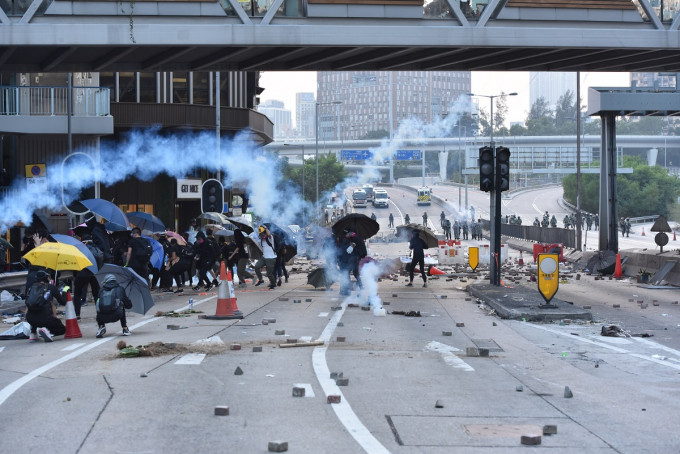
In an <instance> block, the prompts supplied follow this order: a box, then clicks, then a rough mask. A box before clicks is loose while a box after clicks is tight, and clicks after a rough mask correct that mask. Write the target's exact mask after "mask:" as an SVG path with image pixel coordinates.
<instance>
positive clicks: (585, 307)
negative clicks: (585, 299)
mask: <svg viewBox="0 0 680 454" xmlns="http://www.w3.org/2000/svg"><path fill="white" fill-rule="evenodd" d="M590 308H591V306H583V309H590Z"/></svg>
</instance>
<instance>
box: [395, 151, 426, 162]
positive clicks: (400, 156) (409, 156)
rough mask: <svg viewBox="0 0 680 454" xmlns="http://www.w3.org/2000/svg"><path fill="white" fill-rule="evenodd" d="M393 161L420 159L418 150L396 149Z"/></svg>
mask: <svg viewBox="0 0 680 454" xmlns="http://www.w3.org/2000/svg"><path fill="white" fill-rule="evenodd" d="M394 159H395V161H420V160H421V159H422V158H421V153H420V150H397V151H396V153H394Z"/></svg>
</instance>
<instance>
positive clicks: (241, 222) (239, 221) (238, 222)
mask: <svg viewBox="0 0 680 454" xmlns="http://www.w3.org/2000/svg"><path fill="white" fill-rule="evenodd" d="M227 220H228V221H229V222H231V223H232V224H234V225H235V226H236V227H238V228H239V229H241V230H243V232H244V233H246V234H248V235H250V234H251V233H253V232H254V231H255V230H254V229H253V228H252V227H251V226H250V224H249V223H248V222H247V221H246V220H245V219H243V218H227Z"/></svg>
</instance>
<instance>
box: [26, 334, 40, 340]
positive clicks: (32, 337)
mask: <svg viewBox="0 0 680 454" xmlns="http://www.w3.org/2000/svg"><path fill="white" fill-rule="evenodd" d="M28 341H29V342H38V333H31V336H30V337H29V338H28Z"/></svg>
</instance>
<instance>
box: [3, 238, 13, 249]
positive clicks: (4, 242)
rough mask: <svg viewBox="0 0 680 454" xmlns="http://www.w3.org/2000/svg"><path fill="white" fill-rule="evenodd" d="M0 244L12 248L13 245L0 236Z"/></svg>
mask: <svg viewBox="0 0 680 454" xmlns="http://www.w3.org/2000/svg"><path fill="white" fill-rule="evenodd" d="M0 244H2V245H3V246H5V247H6V248H7V249H14V246H12V244H11V243H10V242H9V241H7V240H6V239H4V238H1V237H0Z"/></svg>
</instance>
